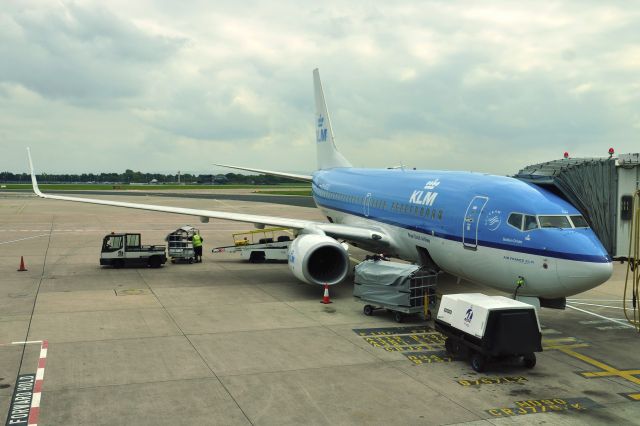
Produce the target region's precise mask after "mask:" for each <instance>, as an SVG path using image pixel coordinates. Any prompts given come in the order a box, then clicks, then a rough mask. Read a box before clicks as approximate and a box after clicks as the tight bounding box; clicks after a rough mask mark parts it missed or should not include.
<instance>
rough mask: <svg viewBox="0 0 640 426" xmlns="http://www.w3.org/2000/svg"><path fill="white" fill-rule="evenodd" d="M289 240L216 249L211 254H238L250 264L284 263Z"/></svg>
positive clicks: (286, 257) (289, 244) (287, 254)
mask: <svg viewBox="0 0 640 426" xmlns="http://www.w3.org/2000/svg"><path fill="white" fill-rule="evenodd" d="M291 243H292V241H291V239H288V240H285V239H282V240H281V241H269V242H261V243H256V244H244V245H234V246H227V247H216V248H214V249H212V250H211V252H212V253H239V254H240V258H241V259H243V260H248V261H249V262H251V263H262V262H266V261H280V262H286V261H287V260H288V258H289V247H290V246H291Z"/></svg>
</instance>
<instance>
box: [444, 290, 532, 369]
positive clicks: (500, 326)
mask: <svg viewBox="0 0 640 426" xmlns="http://www.w3.org/2000/svg"><path fill="white" fill-rule="evenodd" d="M435 324H436V330H438V331H440V332H441V333H443V334H444V335H445V336H446V337H447V340H446V344H445V346H446V349H447V351H448V352H449V353H451V354H452V355H454V356H455V355H460V356H467V355H470V356H471V366H472V367H473V369H474V370H476V371H478V372H480V371H484V369H485V367H486V364H487V362H488V361H490V360H492V359H499V358H507V357H522V358H523V361H524V365H525V366H526V367H528V368H533V367H534V366H535V364H536V357H535V352H541V351H542V332H541V329H540V322H539V321H538V314H537V311H536V309H535V307H533V306H531V305H529V304H527V303H523V302H519V301H517V300H513V299H509V298H506V297H503V296H487V295H485V294H481V293H462V294H449V295H445V296H442V300H441V301H440V308H439V309H438V316H437V318H436V321H435Z"/></svg>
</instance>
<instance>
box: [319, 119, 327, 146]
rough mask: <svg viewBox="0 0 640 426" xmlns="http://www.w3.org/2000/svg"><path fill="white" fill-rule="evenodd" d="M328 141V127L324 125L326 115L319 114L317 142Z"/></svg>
mask: <svg viewBox="0 0 640 426" xmlns="http://www.w3.org/2000/svg"><path fill="white" fill-rule="evenodd" d="M326 141H327V128H326V127H324V117H323V116H322V115H319V116H318V128H317V129H316V142H326Z"/></svg>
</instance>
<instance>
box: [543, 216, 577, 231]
mask: <svg viewBox="0 0 640 426" xmlns="http://www.w3.org/2000/svg"><path fill="white" fill-rule="evenodd" d="M538 220H540V227H541V228H572V226H571V222H569V218H568V217H566V216H538Z"/></svg>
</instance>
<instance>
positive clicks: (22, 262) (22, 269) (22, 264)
mask: <svg viewBox="0 0 640 426" xmlns="http://www.w3.org/2000/svg"><path fill="white" fill-rule="evenodd" d="M26 270H27V268H25V267H24V256H20V269H18V272H24V271H26Z"/></svg>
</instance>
